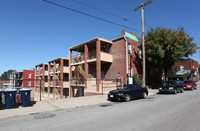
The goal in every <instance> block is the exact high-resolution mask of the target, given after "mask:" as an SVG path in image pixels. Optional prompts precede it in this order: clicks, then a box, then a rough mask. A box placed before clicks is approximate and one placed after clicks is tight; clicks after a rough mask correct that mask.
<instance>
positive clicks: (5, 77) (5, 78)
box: [0, 70, 16, 80]
mask: <svg viewBox="0 0 200 131" xmlns="http://www.w3.org/2000/svg"><path fill="white" fill-rule="evenodd" d="M15 71H16V70H8V71H5V72H4V73H2V74H1V76H0V80H8V79H10V78H9V77H10V75H11V74H12V72H15Z"/></svg>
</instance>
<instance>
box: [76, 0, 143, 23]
mask: <svg viewBox="0 0 200 131" xmlns="http://www.w3.org/2000/svg"><path fill="white" fill-rule="evenodd" d="M73 1H74V2H76V3H79V4H81V5H84V6H87V7H89V8H92V9H94V10H97V11H99V12H102V13H104V14H107V15H110V16H113V17H116V18H119V19H121V20H124V21H126V22H130V23H135V24H138V25H140V23H137V22H135V21H131V20H129V19H127V18H124V17H120V16H118V15H115V14H113V13H110V12H107V11H104V10H101V9H99V8H95V7H93V6H90V5H88V4H86V3H84V2H80V1H78V0H73Z"/></svg>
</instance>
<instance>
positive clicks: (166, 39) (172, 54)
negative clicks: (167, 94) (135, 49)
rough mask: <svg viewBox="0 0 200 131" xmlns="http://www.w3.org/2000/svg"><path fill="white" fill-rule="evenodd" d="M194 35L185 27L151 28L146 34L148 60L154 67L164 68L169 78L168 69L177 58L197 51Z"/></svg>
mask: <svg viewBox="0 0 200 131" xmlns="http://www.w3.org/2000/svg"><path fill="white" fill-rule="evenodd" d="M192 41H193V37H190V36H189V35H188V34H186V33H185V31H184V28H183V27H180V28H178V29H177V30H172V29H167V28H163V27H162V28H161V27H157V28H156V29H150V30H149V31H148V32H147V35H146V36H145V50H146V60H147V61H148V62H150V63H151V64H152V65H153V66H154V67H156V68H158V69H163V70H164V72H165V75H166V78H167V73H168V71H170V70H171V67H172V66H173V65H174V63H175V61H176V60H180V59H183V57H188V56H190V55H192V54H194V53H196V43H193V42H192Z"/></svg>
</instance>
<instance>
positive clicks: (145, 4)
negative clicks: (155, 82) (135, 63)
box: [134, 0, 153, 87]
mask: <svg viewBox="0 0 200 131" xmlns="http://www.w3.org/2000/svg"><path fill="white" fill-rule="evenodd" d="M152 2H153V0H149V1H147V2H146V3H142V4H141V5H139V6H138V7H136V8H134V10H135V11H137V10H139V9H141V11H142V59H143V63H142V64H143V72H142V87H145V74H146V70H145V69H146V67H145V46H144V7H145V6H147V5H149V4H151V3H152Z"/></svg>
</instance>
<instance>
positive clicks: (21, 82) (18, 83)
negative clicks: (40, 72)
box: [10, 69, 35, 88]
mask: <svg viewBox="0 0 200 131" xmlns="http://www.w3.org/2000/svg"><path fill="white" fill-rule="evenodd" d="M34 79H35V69H33V70H23V71H15V72H13V73H12V75H11V79H10V83H11V85H12V87H20V88H33V87H35V80H34Z"/></svg>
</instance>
